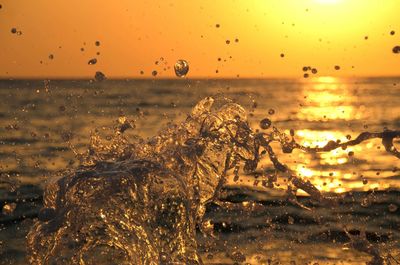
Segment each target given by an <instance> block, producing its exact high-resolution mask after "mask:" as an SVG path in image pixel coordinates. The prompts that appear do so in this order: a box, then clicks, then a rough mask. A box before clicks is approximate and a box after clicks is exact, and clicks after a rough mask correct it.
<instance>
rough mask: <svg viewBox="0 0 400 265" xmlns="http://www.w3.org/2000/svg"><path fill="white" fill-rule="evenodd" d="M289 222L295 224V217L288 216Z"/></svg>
mask: <svg viewBox="0 0 400 265" xmlns="http://www.w3.org/2000/svg"><path fill="white" fill-rule="evenodd" d="M288 224H290V225H292V224H294V218H293V217H291V216H289V217H288Z"/></svg>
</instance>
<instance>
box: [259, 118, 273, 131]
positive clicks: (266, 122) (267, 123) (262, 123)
mask: <svg viewBox="0 0 400 265" xmlns="http://www.w3.org/2000/svg"><path fill="white" fill-rule="evenodd" d="M270 126H271V120H270V119H267V118H265V119H262V120H261V121H260V128H261V129H263V130H266V129H268V128H269V127H270Z"/></svg>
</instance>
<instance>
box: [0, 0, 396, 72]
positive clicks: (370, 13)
mask: <svg viewBox="0 0 400 265" xmlns="http://www.w3.org/2000/svg"><path fill="white" fill-rule="evenodd" d="M0 5H1V8H0V78H10V77H12V78H57V77H58V78H86V77H89V78H90V77H93V76H94V73H95V72H96V71H101V72H103V73H104V74H105V75H106V76H107V77H109V78H113V77H114V78H125V77H127V78H135V77H142V78H146V77H147V78H154V77H153V76H152V74H151V73H152V71H154V70H155V71H157V72H158V75H157V77H156V78H163V77H174V76H175V75H174V71H173V65H174V63H175V62H176V60H177V59H185V60H187V61H188V62H189V65H190V71H189V74H188V77H192V78H196V77H212V78H216V77H237V75H239V76H240V77H260V78H270V77H302V76H303V71H302V68H303V66H311V67H315V68H316V69H317V70H318V73H317V76H327V75H333V76H399V75H400V53H399V54H395V53H393V52H392V49H393V47H395V46H397V45H400V15H399V12H400V0H279V1H278V0H260V1H255V0H254V1H251V0H242V1H240V0H236V1H234V0H231V1H225V0H218V1H216V0H203V1H191V0H190V1H167V0H165V1H164V0H151V1H150V0H149V1H146V0H140V1H139V0H118V1H117V0H116V1H106V0H68V1H66V0H35V1H32V0H0ZM217 24H218V25H219V26H217ZM13 28H15V30H14V32H15V33H12V29H13ZM392 31H394V32H392ZM96 41H99V42H100V45H99V46H96V44H95V42H96ZM227 41H229V42H230V43H229V44H227ZM81 48H83V51H82V50H81ZM97 52H99V55H98V54H97ZM50 55H52V56H53V58H52V59H51V58H49V57H51V56H50ZM282 56H283V57H282ZM93 58H96V59H97V63H96V64H94V65H88V61H89V60H90V59H93ZM218 58H220V61H219V59H218ZM157 62H158V63H157ZM335 65H338V66H340V70H335V69H334V67H335ZM164 68H165V70H164ZM141 71H143V72H144V73H143V74H141V73H140V72H141ZM217 71H218V72H217Z"/></svg>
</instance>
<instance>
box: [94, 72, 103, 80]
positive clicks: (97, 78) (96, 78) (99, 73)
mask: <svg viewBox="0 0 400 265" xmlns="http://www.w3.org/2000/svg"><path fill="white" fill-rule="evenodd" d="M94 79H95V80H96V81H98V82H101V81H103V80H105V79H106V75H105V74H103V73H102V72H100V71H97V72H96V74H95V75H94Z"/></svg>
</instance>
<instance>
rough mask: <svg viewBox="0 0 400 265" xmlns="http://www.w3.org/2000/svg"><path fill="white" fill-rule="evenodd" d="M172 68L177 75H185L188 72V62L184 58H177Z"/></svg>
mask: <svg viewBox="0 0 400 265" xmlns="http://www.w3.org/2000/svg"><path fill="white" fill-rule="evenodd" d="M174 70H175V74H176V76H177V77H185V76H186V74H187V73H188V72H189V64H188V62H187V61H185V60H178V61H176V63H175V65H174Z"/></svg>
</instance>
